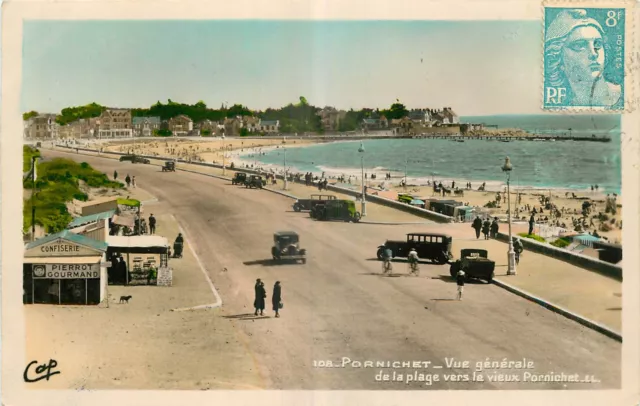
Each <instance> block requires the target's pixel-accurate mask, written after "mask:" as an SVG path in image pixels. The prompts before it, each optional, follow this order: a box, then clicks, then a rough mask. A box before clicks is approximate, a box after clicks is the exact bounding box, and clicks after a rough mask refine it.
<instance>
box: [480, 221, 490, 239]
mask: <svg viewBox="0 0 640 406" xmlns="http://www.w3.org/2000/svg"><path fill="white" fill-rule="evenodd" d="M490 229H491V222H490V221H489V219H485V220H484V222H483V223H482V234H484V239H485V240H488V239H489V230H490Z"/></svg>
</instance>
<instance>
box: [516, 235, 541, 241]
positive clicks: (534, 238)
mask: <svg viewBox="0 0 640 406" xmlns="http://www.w3.org/2000/svg"><path fill="white" fill-rule="evenodd" d="M518 235H519V236H520V237H523V238H531V239H532V240H536V241H538V242H547V240H545V239H544V238H542V237H540V236H539V235H535V234H527V233H518Z"/></svg>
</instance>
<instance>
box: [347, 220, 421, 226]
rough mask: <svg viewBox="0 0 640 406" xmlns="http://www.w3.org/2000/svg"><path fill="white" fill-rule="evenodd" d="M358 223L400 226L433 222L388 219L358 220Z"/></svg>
mask: <svg viewBox="0 0 640 406" xmlns="http://www.w3.org/2000/svg"><path fill="white" fill-rule="evenodd" d="M359 223H360V224H377V225H387V226H402V225H425V224H433V223H427V222H389V221H362V220H360V221H359Z"/></svg>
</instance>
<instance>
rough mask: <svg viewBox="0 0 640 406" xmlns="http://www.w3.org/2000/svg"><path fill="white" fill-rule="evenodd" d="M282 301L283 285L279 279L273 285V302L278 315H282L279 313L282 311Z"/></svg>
mask: <svg viewBox="0 0 640 406" xmlns="http://www.w3.org/2000/svg"><path fill="white" fill-rule="evenodd" d="M281 301H282V287H281V286H280V281H277V282H276V284H275V285H273V296H271V304H272V305H273V311H274V312H276V317H280V314H279V313H278V312H279V311H280V302H281Z"/></svg>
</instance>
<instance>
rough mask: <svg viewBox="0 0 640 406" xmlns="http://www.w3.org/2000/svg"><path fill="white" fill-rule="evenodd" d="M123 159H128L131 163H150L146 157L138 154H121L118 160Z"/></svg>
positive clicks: (122, 160)
mask: <svg viewBox="0 0 640 406" xmlns="http://www.w3.org/2000/svg"><path fill="white" fill-rule="evenodd" d="M125 161H129V162H131V163H133V164H149V163H151V161H149V160H148V159H147V158H143V157H141V156H138V155H123V156H121V157H120V162H125Z"/></svg>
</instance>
